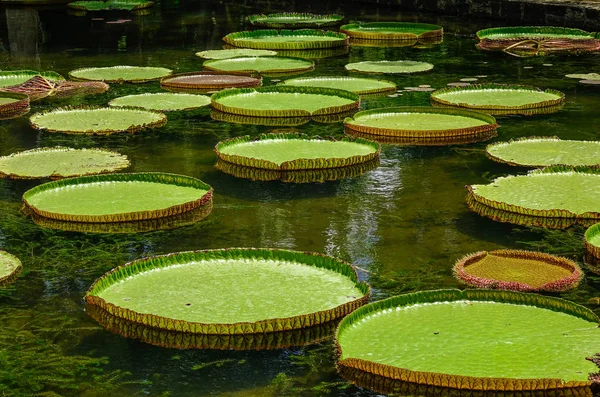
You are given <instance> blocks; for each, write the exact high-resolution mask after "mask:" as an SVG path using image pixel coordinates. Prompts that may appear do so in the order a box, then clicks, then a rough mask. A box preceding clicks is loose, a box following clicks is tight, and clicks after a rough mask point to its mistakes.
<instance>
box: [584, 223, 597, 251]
mask: <svg viewBox="0 0 600 397" xmlns="http://www.w3.org/2000/svg"><path fill="white" fill-rule="evenodd" d="M584 238H585V247H586V248H587V250H588V252H589V253H590V254H591V255H592V256H593V257H594V258H596V259H600V223H596V224H594V225H592V226H590V227H589V228H588V229H587V230H586V231H585V236H584Z"/></svg>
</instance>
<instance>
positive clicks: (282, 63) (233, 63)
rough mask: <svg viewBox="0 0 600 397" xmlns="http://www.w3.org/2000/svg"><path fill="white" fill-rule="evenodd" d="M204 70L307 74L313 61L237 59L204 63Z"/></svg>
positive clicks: (262, 58) (259, 58) (286, 58)
mask: <svg viewBox="0 0 600 397" xmlns="http://www.w3.org/2000/svg"><path fill="white" fill-rule="evenodd" d="M202 66H204V68H205V69H208V70H215V71H220V72H230V73H259V74H278V73H282V74H283V73H292V72H307V71H309V70H312V69H314V67H315V63H314V62H313V61H310V60H307V59H302V58H291V57H290V58H288V57H239V58H228V59H215V60H210V61H206V62H204V64H203V65H202Z"/></svg>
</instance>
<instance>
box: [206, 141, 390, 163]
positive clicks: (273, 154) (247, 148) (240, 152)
mask: <svg viewBox="0 0 600 397" xmlns="http://www.w3.org/2000/svg"><path fill="white" fill-rule="evenodd" d="M380 151H381V147H380V145H379V144H378V143H376V142H373V141H367V140H364V139H356V140H355V139H350V138H343V139H341V140H339V141H333V140H326V139H318V138H311V137H310V136H308V135H303V134H263V135H261V136H259V137H258V139H254V140H253V139H251V138H250V136H249V135H246V136H243V137H237V138H232V139H227V140H225V141H222V142H219V143H217V145H216V146H215V153H216V154H217V157H218V158H220V159H221V160H223V161H226V162H228V163H232V164H237V165H241V166H245V167H253V168H262V169H269V170H311V169H319V168H337V167H346V166H349V165H355V164H359V163H366V162H368V161H371V160H373V159H375V158H376V157H378V156H379V152H380Z"/></svg>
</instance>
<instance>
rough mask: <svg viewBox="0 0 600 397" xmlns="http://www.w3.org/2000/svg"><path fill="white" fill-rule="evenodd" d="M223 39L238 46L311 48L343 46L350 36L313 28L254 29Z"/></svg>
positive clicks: (284, 48)
mask: <svg viewBox="0 0 600 397" xmlns="http://www.w3.org/2000/svg"><path fill="white" fill-rule="evenodd" d="M223 41H225V42H226V43H227V44H230V45H233V46H236V47H245V48H256V49H259V50H309V49H321V48H334V47H343V46H345V45H347V44H348V37H347V36H346V35H345V34H343V33H336V32H329V31H322V30H313V29H297V30H281V31H277V30H270V29H267V30H254V31H246V32H235V33H230V34H228V35H227V36H225V37H223Z"/></svg>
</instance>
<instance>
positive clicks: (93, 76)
mask: <svg viewBox="0 0 600 397" xmlns="http://www.w3.org/2000/svg"><path fill="white" fill-rule="evenodd" d="M171 72H172V70H171V69H167V68H160V67H149V66H110V67H102V68H82V69H75V70H72V71H70V72H69V77H71V78H72V79H76V80H95V81H104V82H106V83H123V82H130V83H145V82H147V81H153V80H159V79H161V78H162V77H165V76H168V75H170V74H171Z"/></svg>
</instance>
